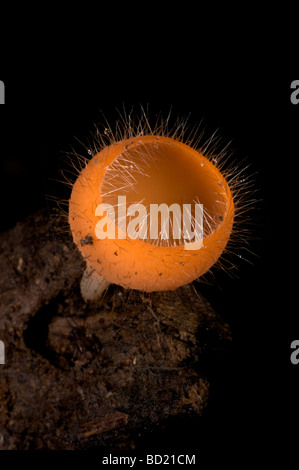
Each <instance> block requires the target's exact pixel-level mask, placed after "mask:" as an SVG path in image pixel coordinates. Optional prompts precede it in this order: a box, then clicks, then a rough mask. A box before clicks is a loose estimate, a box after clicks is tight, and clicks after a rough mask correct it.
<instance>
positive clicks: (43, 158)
mask: <svg viewBox="0 0 299 470" xmlns="http://www.w3.org/2000/svg"><path fill="white" fill-rule="evenodd" d="M165 41H166V42H165V47H164V48H163V47H160V48H159V49H158V48H157V47H154V45H153V47H151V48H148V47H146V46H145V45H143V43H142V42H141V44H139V47H138V48H134V47H132V44H131V45H130V44H128V43H126V47H123V48H122V49H121V51H120V50H119V49H115V48H114V46H113V43H111V42H109V43H108V44H107V41H106V42H105V41H103V42H102V43H101V44H100V45H99V48H98V55H97V50H95V51H94V53H93V54H92V56H91V57H89V56H88V57H86V56H85V53H84V50H83V51H82V50H80V52H78V54H79V55H80V57H79V58H78V57H74V56H76V51H77V49H76V46H74V48H75V50H72V53H73V55H72V57H70V56H69V54H68V52H69V50H71V49H74V48H72V46H71V45H69V46H68V47H66V46H65V47H64V48H63V49H62V50H61V51H59V49H60V48H59V46H56V47H57V48H56V49H55V52H53V53H52V54H49V51H47V52H44V53H43V54H42V56H40V55H39V53H38V52H37V51H35V52H34V53H32V51H31V53H30V51H29V50H27V51H25V50H24V51H23V50H22V51H21V52H20V53H19V55H17V60H14V61H12V62H11V63H10V64H9V65H8V66H7V67H6V68H4V69H3V70H2V69H1V76H0V79H1V80H3V81H4V82H5V90H6V104H5V106H2V107H1V108H0V119H1V131H0V132H1V140H0V149H1V151H0V165H1V167H0V168H1V170H0V181H1V188H0V201H1V219H0V226H1V231H4V230H7V229H9V228H10V227H12V226H13V225H14V224H15V223H16V222H18V221H20V220H22V219H24V218H25V217H26V216H27V215H29V214H31V213H33V212H35V211H36V210H38V209H39V208H41V207H48V208H49V210H51V208H52V207H53V204H52V203H50V202H49V201H48V200H47V197H46V195H49V194H50V195H55V196H58V197H60V196H62V197H67V190H66V188H64V187H62V186H61V185H59V184H57V183H56V182H55V181H53V180H55V179H60V174H59V169H60V168H63V167H64V166H65V162H64V156H63V153H64V152H67V151H69V150H70V147H71V145H73V144H75V137H77V138H78V139H80V140H83V141H84V139H85V138H86V136H89V135H90V134H89V133H90V131H92V130H93V128H94V123H102V122H103V117H102V114H101V110H102V111H103V113H104V114H105V116H106V118H107V120H108V121H110V122H111V120H112V121H113V120H114V119H115V117H117V113H116V112H115V108H116V107H118V108H121V107H122V105H123V104H124V105H125V107H126V109H130V107H131V106H132V105H134V106H135V107H136V109H138V106H139V104H142V105H143V106H145V107H146V105H147V104H149V109H150V110H153V111H154V112H156V111H162V113H163V114H164V115H165V114H167V113H168V111H169V108H170V106H172V108H173V113H174V114H175V115H176V114H178V115H180V116H181V115H187V114H188V113H191V115H190V121H191V123H194V124H196V123H197V122H199V121H200V120H201V119H202V118H203V119H204V123H205V124H206V125H207V129H208V131H210V132H213V131H214V130H215V129H216V128H218V129H219V133H220V134H221V135H222V136H223V137H224V138H225V139H228V140H231V139H232V147H233V148H234V150H235V158H237V159H238V158H240V159H243V158H244V157H246V159H247V161H248V162H249V163H251V169H252V171H253V172H256V176H255V180H256V182H255V186H256V188H257V189H258V190H259V193H258V197H259V198H260V199H261V202H260V203H259V204H258V207H257V210H256V211H254V212H253V213H252V217H254V218H255V222H256V229H255V233H254V236H256V238H257V239H256V240H255V239H253V240H251V242H250V244H251V247H252V250H253V251H254V252H255V253H256V257H254V258H253V259H251V261H253V264H252V265H251V264H247V263H245V262H242V261H240V266H239V269H238V278H237V279H231V278H230V277H229V276H227V275H226V274H225V273H223V274H222V273H219V274H218V275H217V285H210V286H203V291H204V293H205V294H206V296H207V297H208V298H209V300H210V301H211V303H212V304H213V305H214V306H215V308H216V309H217V310H218V311H219V312H220V313H221V315H222V316H223V317H224V318H225V319H226V320H227V321H228V322H229V324H230V325H231V328H232V331H233V345H234V346H233V355H232V358H231V363H232V367H231V369H230V370H224V372H223V374H222V376H221V378H220V383H219V394H217V396H215V397H213V400H214V405H213V409H212V412H211V416H210V417H207V418H204V421H202V420H199V421H198V422H196V423H192V426H193V427H192V429H190V425H191V424H190V423H182V428H181V429H182V431H181V432H182V437H181V438H180V436H178V435H177V432H178V429H177V428H176V429H175V430H174V431H173V433H172V434H170V435H168V437H165V436H163V434H162V436H161V435H158V437H151V438H150V437H149V442H150V444H151V445H153V446H158V444H159V445H161V442H162V446H163V442H164V443H165V449H166V448H170V449H171V447H172V448H173V450H174V451H178V450H179V449H178V446H179V443H180V440H181V443H182V448H183V449H184V446H186V440H187V439H189V440H190V445H191V446H192V447H193V448H194V450H195V449H196V450H200V452H202V451H203V449H204V448H205V446H208V447H209V449H211V448H212V447H213V446H214V443H216V444H215V445H216V447H217V448H218V446H219V445H220V443H222V442H224V443H225V446H224V447H225V450H224V451H223V452H224V453H223V456H224V459H225V455H227V454H232V453H233V452H234V449H235V448H236V447H242V448H243V447H244V448H245V455H247V456H250V455H251V456H252V455H254V453H255V452H256V450H257V449H262V450H264V455H265V459H266V460H267V458H268V457H269V456H273V455H274V456H275V455H277V453H282V454H284V453H286V454H287V453H288V452H289V451H290V450H291V448H292V445H291V442H290V443H289V445H288V447H286V448H285V447H282V444H281V442H282V438H283V435H286V434H288V433H289V434H290V439H291V434H292V433H291V432H290V423H295V422H296V421H297V419H298V417H299V413H298V411H299V405H298V402H297V396H298V392H299V381H298V375H299V365H298V366H294V365H292V364H291V363H290V352H291V351H290V343H291V341H292V340H294V339H298V328H299V321H298V307H297V302H296V300H297V295H296V293H297V290H298V289H297V262H298V255H297V246H298V243H297V236H296V232H297V226H296V219H297V211H296V208H297V203H296V202H297V188H298V177H297V167H298V166H297V160H298V137H297V133H298V124H299V105H298V106H294V105H292V104H291V102H290V93H291V90H290V84H291V82H292V81H293V80H295V79H296V78H298V76H296V71H292V70H291V71H285V69H284V68H283V67H278V65H277V62H276V61H272V62H271V61H269V58H268V56H263V54H262V53H261V54H260V55H259V56H258V58H257V56H256V55H255V54H251V53H250V49H249V52H248V51H246V52H244V54H245V57H244V56H243V57H242V60H241V57H240V56H239V54H238V52H237V51H234V52H235V53H234V55H233V56H232V55H231V51H230V50H224V51H220V53H219V56H218V55H217V57H216V56H215V54H214V51H212V52H211V57H212V60H210V61H209V62H207V61H206V58H205V57H200V55H199V54H198V49H197V48H196V47H195V46H196V44H197V42H196V41H195V40H194V38H192V41H191V43H188V48H187V49H184V44H185V43H184V44H183V46H182V48H179V47H178V46H177V44H176V42H174V43H175V45H174V46H172V47H170V43H168V42H167V41H168V39H165ZM194 41H195V42H194ZM197 41H199V39H197ZM134 44H135V43H134ZM190 44H191V45H190ZM180 47H181V46H180ZM49 50H50V49H49ZM59 52H60V53H59ZM222 54H223V56H222ZM58 55H59V57H58ZM221 59H224V60H223V61H222V60H221ZM220 367H221V365H220ZM226 374H227V375H226ZM184 435H185V436H187V437H185V438H184V437H183V436H184ZM150 439H152V441H151V440H150ZM161 439H162V441H161ZM163 439H164V441H163ZM267 442H270V445H269V444H268V443H267ZM211 443H212V445H209V444H211ZM273 446H274V447H275V451H274V450H273Z"/></svg>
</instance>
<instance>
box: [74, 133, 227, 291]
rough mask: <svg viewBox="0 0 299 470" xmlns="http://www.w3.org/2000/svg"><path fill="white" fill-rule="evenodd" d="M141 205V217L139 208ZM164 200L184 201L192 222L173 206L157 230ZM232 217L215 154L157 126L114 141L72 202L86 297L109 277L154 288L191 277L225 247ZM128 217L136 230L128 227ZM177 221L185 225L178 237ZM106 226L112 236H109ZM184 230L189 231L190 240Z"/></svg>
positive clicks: (90, 166) (83, 176)
mask: <svg viewBox="0 0 299 470" xmlns="http://www.w3.org/2000/svg"><path fill="white" fill-rule="evenodd" d="M196 203H197V204H200V205H201V206H200V207H202V212H201V215H202V225H201V230H202V231H201V243H200V244H199V245H196V244H194V245H192V240H191V238H192V237H191V232H192V234H194V233H196V230H195V226H196V220H195V212H194V209H193V206H195V204H196ZM136 204H139V205H138V206H137V205H136ZM141 204H142V208H143V210H144V213H143V214H142V217H141V216H140V213H139V214H138V211H136V208H139V207H141V206H140V205H141ZM173 204H175V206H172V205H173ZM161 205H164V207H165V206H167V207H168V208H170V209H171V208H172V207H176V209H178V208H180V209H181V214H185V215H186V214H187V215H189V216H190V223H189V228H188V229H187V228H186V226H187V225H188V224H185V227H184V222H182V220H181V219H179V218H177V215H178V214H179V212H176V214H175V213H174V212H171V211H169V212H168V214H169V218H168V219H167V220H166V222H167V227H166V222H165V221H163V219H162V212H158V216H159V218H158V219H157V220H158V221H157V220H156V226H155V228H156V231H155V233H156V234H158V237H157V236H156V237H154V236H153V232H151V227H150V224H151V223H152V220H151V217H150V215H151V208H155V209H157V208H158V209H159V208H160V209H161V208H162V206H161ZM184 206H185V207H187V210H186V211H185V212H184V210H185V209H184ZM109 207H110V210H109V209H107V208H109ZM100 208H102V209H100ZM103 208H106V211H105V210H103ZM111 208H112V209H113V210H112V211H111ZM112 213H113V214H112ZM136 214H137V216H136ZM144 214H145V215H144ZM138 216H139V218H138ZM136 217H137V218H136ZM234 217H235V207H234V200H233V196H232V192H231V189H230V186H229V184H228V182H227V180H226V178H225V177H224V175H223V174H222V173H221V171H220V170H219V169H218V167H217V166H216V164H215V163H214V162H213V159H211V158H209V157H206V156H205V155H203V154H202V153H201V151H198V150H196V149H195V148H193V147H192V146H190V145H188V144H187V143H184V142H182V141H181V140H177V139H175V138H172V137H169V136H166V135H157V134H155V133H152V134H150V133H149V134H148V135H137V136H133V137H130V138H125V139H121V140H119V141H113V142H112V143H110V144H109V145H107V146H105V147H104V148H102V150H100V151H99V152H97V153H96V154H95V155H94V156H93V157H92V158H91V159H90V160H89V161H88V162H87V164H86V166H85V168H83V169H82V171H81V172H80V174H79V176H78V178H77V180H76V181H75V183H74V185H73V188H72V193H71V197H70V201H69V224H70V227H71V231H72V235H73V239H74V242H75V243H76V245H77V246H78V248H79V250H80V251H81V253H82V255H83V257H84V259H85V260H86V271H85V273H84V275H83V278H82V281H81V291H82V294H83V297H84V298H85V299H86V300H96V299H97V298H99V297H100V296H101V294H102V292H103V290H104V289H105V288H106V287H107V286H108V285H109V284H110V283H115V284H119V285H121V286H123V287H124V288H131V289H139V290H143V291H146V292H153V291H163V290H172V289H176V288H178V287H180V286H182V285H185V284H188V283H190V282H192V281H194V280H195V279H197V278H199V277H200V276H202V275H203V274H204V273H206V272H207V271H208V270H209V269H210V268H211V267H212V266H213V265H214V264H215V263H216V261H217V260H218V258H219V257H220V255H221V254H222V252H223V251H224V249H225V247H226V245H227V242H228V240H229V238H230V235H231V232H232V228H233V223H234ZM134 218H135V219H134ZM134 221H135V222H134ZM130 223H131V227H132V223H133V225H134V230H135V232H134V230H133V232H134V234H135V236H134V237H133V236H132V233H131V235H130V233H129V232H130V230H129V228H130ZM99 227H101V229H102V231H101V233H100V236H99ZM175 227H176V228H177V229H178V228H181V229H182V230H181V232H178V233H179V235H176V236H175V235H174V228H175ZM184 228H185V229H186V230H185V231H184V230H183V229H184ZM110 229H112V232H109V230H110ZM105 230H106V234H107V235H108V234H109V233H110V235H111V233H112V236H106V237H105ZM188 230H189V232H188ZM192 230H193V231H192ZM138 231H139V232H142V234H143V236H142V237H141V236H138ZM131 232H132V230H131ZM186 232H187V234H188V233H189V234H190V237H189V238H190V240H189V239H188V243H186ZM136 234H137V235H136ZM139 235H140V234H139ZM189 241H190V243H191V245H189Z"/></svg>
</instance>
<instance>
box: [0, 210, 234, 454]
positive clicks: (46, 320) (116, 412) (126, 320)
mask: <svg viewBox="0 0 299 470" xmlns="http://www.w3.org/2000/svg"><path fill="white" fill-rule="evenodd" d="M64 223H65V222H63V220H62V218H61V216H60V215H59V214H55V213H51V214H48V213H47V211H41V212H38V213H36V214H34V215H32V216H30V217H29V218H27V219H26V220H25V221H23V222H20V223H18V224H17V225H16V226H15V227H14V228H12V229H11V230H9V231H8V232H6V233H3V234H1V235H0V340H2V341H3V342H4V345H5V364H4V365H0V448H2V449H91V448H105V449H113V448H114V449H117V448H122V449H124V448H130V447H132V446H133V445H134V439H136V436H137V435H140V434H141V435H142V433H143V432H145V430H149V429H153V430H155V429H159V427H161V425H162V424H163V423H167V422H168V420H169V419H170V417H177V416H187V417H190V420H191V419H192V418H193V417H194V416H200V415H202V414H204V413H205V412H206V410H207V409H208V408H207V407H208V403H209V400H208V397H209V389H210V385H211V384H210V378H209V377H210V376H213V373H214V369H213V368H214V367H215V362H217V360H218V358H219V357H220V356H221V355H222V354H223V351H226V350H227V348H230V344H231V334H230V330H229V327H228V325H227V324H226V323H225V322H224V321H223V320H222V319H221V318H220V317H219V316H218V315H217V314H216V313H215V311H214V310H213V309H212V308H211V306H210V304H209V302H208V301H207V300H206V299H204V298H203V296H202V295H200V294H199V293H198V292H197V291H196V290H195V288H194V287H193V286H185V287H182V288H180V289H177V290H176V291H168V292H160V293H153V294H145V293H143V292H140V291H133V290H124V289H123V288H121V287H119V286H115V285H113V286H110V287H109V290H108V292H107V293H106V295H105V296H104V297H103V299H102V301H101V302H100V303H85V302H84V301H83V299H82V297H81V294H80V279H81V277H82V274H83V272H84V267H85V266H84V261H83V260H82V258H81V255H80V253H79V251H78V250H77V249H76V247H75V246H74V244H73V242H72V238H71V236H70V233H69V232H68V229H67V228H64V227H63V224H64Z"/></svg>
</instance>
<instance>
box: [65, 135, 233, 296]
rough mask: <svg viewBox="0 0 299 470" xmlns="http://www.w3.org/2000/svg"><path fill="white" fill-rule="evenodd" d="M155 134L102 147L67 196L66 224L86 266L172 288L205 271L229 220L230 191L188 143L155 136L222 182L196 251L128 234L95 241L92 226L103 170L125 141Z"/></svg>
mask: <svg viewBox="0 0 299 470" xmlns="http://www.w3.org/2000/svg"><path fill="white" fill-rule="evenodd" d="M156 139H157V136H154V135H145V136H138V137H134V138H130V139H126V140H121V141H119V142H116V143H114V144H111V145H109V146H107V147H105V148H104V149H103V150H101V151H100V152H99V153H98V154H96V155H95V156H94V157H93V158H92V159H91V160H90V161H89V162H88V164H87V166H86V167H85V168H84V169H83V171H82V172H81V173H80V175H79V177H78V179H77V181H76V182H75V184H74V186H73V190H72V194H71V198H70V201H69V224H70V227H71V230H72V234H73V239H74V242H75V243H76V244H77V246H78V248H79V250H80V251H81V253H82V255H83V257H84V258H85V260H86V262H87V266H88V267H89V268H90V269H91V270H95V271H96V272H97V273H98V274H99V275H101V276H103V277H104V278H105V279H106V280H107V281H109V282H111V283H115V284H119V285H121V286H123V287H125V288H131V289H139V290H143V291H146V292H153V291H163V290H172V289H176V288H177V287H180V286H182V285H185V284H188V283H190V282H192V281H193V280H195V279H196V278H198V277H200V276H201V275H202V274H204V273H205V272H207V271H208V270H209V269H210V268H211V266H213V264H214V263H215V262H216V261H217V260H218V258H219V256H220V255H221V253H222V252H223V250H224V248H225V246H226V244H227V242H228V239H229V237H230V234H231V231H232V226H233V221H234V203H233V198H232V195H231V191H230V188H229V186H228V184H227V182H226V180H225V178H224V177H223V176H222V174H221V173H220V172H219V170H218V169H217V168H216V166H215V165H214V164H213V163H212V162H210V161H209V160H208V159H207V158H205V157H204V156H203V155H202V154H200V153H199V152H197V151H196V150H195V149H192V148H191V147H189V146H188V145H186V144H184V143H182V142H179V141H176V140H174V139H171V138H169V137H163V136H159V142H168V143H170V144H172V145H176V146H178V147H179V148H181V149H182V151H184V152H186V151H188V152H191V153H193V154H194V155H193V156H195V157H196V158H197V159H198V164H199V165H200V163H203V162H204V167H203V168H205V171H206V172H207V178H210V177H211V175H212V177H214V178H217V179H218V181H219V182H221V185H220V186H221V190H222V193H223V194H224V195H225V200H227V209H226V212H225V213H224V216H223V220H222V222H221V223H220V224H219V225H218V227H217V229H216V230H215V231H214V232H213V233H211V234H210V235H208V236H207V237H205V238H204V240H203V246H202V248H200V249H199V250H196V251H186V250H185V249H184V246H183V245H181V246H172V247H162V246H155V245H153V244H150V243H147V242H144V241H142V240H139V239H134V240H132V239H130V238H128V237H127V238H126V239H117V238H116V239H114V240H111V239H105V240H99V239H98V238H97V237H96V235H95V226H96V224H97V222H98V221H99V220H100V219H99V217H97V216H95V210H96V207H97V205H98V204H101V203H102V199H101V194H100V188H101V182H102V178H103V176H104V174H105V170H106V169H107V167H108V166H109V165H110V164H111V163H112V162H113V161H114V160H115V159H116V158H117V157H118V156H119V155H120V154H121V153H122V152H124V151H125V150H126V148H127V146H128V144H129V145H130V148H133V147H134V146H136V145H140V144H146V143H152V142H153V141H156ZM116 233H117V232H116ZM86 237H87V238H86ZM91 237H92V238H91Z"/></svg>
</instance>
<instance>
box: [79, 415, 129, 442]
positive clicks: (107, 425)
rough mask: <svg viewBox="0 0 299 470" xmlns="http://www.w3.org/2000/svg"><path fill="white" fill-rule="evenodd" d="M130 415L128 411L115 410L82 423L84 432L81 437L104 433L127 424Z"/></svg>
mask: <svg viewBox="0 0 299 470" xmlns="http://www.w3.org/2000/svg"><path fill="white" fill-rule="evenodd" d="M128 417H129V415H127V414H126V413H121V412H120V411H115V412H114V413H110V414H108V415H106V416H102V417H101V418H98V419H95V420H93V421H89V422H88V423H84V424H82V425H81V429H82V434H81V435H80V437H89V436H93V435H94V434H102V433H103V432H108V431H112V430H113V429H116V428H120V427H122V426H125V425H126V424H127V423H128Z"/></svg>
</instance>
